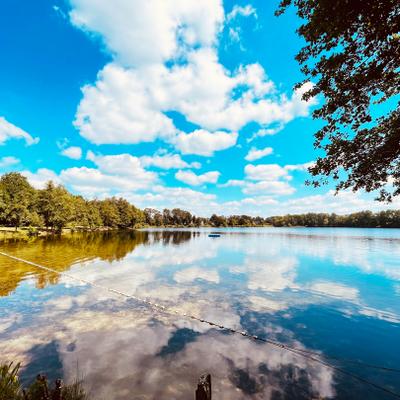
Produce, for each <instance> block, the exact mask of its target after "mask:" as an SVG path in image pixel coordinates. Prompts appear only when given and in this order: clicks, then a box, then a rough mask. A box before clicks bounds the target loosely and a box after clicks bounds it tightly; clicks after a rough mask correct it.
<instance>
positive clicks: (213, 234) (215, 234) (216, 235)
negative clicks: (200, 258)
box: [208, 233, 221, 237]
mask: <svg viewBox="0 0 400 400" xmlns="http://www.w3.org/2000/svg"><path fill="white" fill-rule="evenodd" d="M220 236H221V235H220V234H218V233H210V234H209V235H208V237H220Z"/></svg>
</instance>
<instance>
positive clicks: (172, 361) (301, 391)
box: [0, 228, 400, 400]
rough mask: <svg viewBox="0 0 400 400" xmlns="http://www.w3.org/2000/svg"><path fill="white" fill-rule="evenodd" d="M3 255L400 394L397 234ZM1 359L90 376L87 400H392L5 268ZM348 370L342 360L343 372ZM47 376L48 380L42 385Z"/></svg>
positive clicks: (132, 236)
mask: <svg viewBox="0 0 400 400" xmlns="http://www.w3.org/2000/svg"><path fill="white" fill-rule="evenodd" d="M0 251H5V252H8V253H10V254H12V255H17V256H19V257H22V258H25V259H28V260H31V261H34V262H37V263H40V264H42V265H45V266H49V267H52V268H54V269H57V270H58V271H64V272H67V273H68V274H71V275H73V276H75V277H79V278H83V279H87V280H90V281H93V282H95V283H97V284H100V285H103V286H107V287H110V288H114V289H118V290H120V291H123V292H125V293H129V294H133V295H135V296H139V297H143V298H147V299H150V300H152V301H156V302H157V303H159V304H162V305H164V306H166V307H170V308H173V309H175V310H178V311H179V312H182V313H185V312H186V313H190V314H193V315H196V316H199V317H201V318H204V319H207V320H211V321H215V322H217V323H219V324H222V325H225V326H229V327H234V328H237V329H239V330H246V331H249V332H251V333H252V334H255V335H258V336H261V337H265V338H269V339H273V340H277V341H280V342H282V343H285V344H288V345H290V346H295V347H298V348H301V349H307V350H310V351H315V352H318V353H320V354H322V355H325V356H335V357H339V358H341V359H345V360H341V361H334V360H331V361H330V362H333V363H334V364H335V365H337V366H339V367H340V368H343V369H346V370H347V371H350V372H352V373H355V374H358V375H360V376H361V377H363V378H364V379H368V380H372V381H374V382H375V383H377V384H379V385H383V386H385V387H387V388H390V389H391V390H393V391H396V392H400V373H399V372H387V371H386V372H385V371H380V370H376V369H373V368H370V367H366V366H361V365H360V364H354V363H351V362H349V360H357V361H358V362H362V363H367V364H379V365H383V366H385V367H389V368H398V369H400V230H380V229H369V230H367V229H366V230H364V229H305V228H293V229H277V228H275V229H267V228H266V229H247V230H246V229H242V230H241V229H227V230H223V231H222V234H221V237H219V238H209V237H208V232H207V230H198V229H197V230H192V231H190V230H176V231H147V232H135V233H133V232H132V233H103V234H101V233H99V234H87V235H81V234H74V235H72V236H67V237H63V238H62V239H55V238H50V239H40V240H36V241H33V242H31V243H28V244H27V243H22V242H19V243H18V242H15V243H8V244H4V243H3V244H1V243H0ZM0 360H18V361H21V362H22V364H23V366H24V370H23V378H24V379H25V381H29V380H30V379H32V378H33V377H34V376H35V375H36V374H37V373H38V372H41V371H47V372H48V375H50V378H53V377H57V376H62V377H64V379H65V380H71V379H73V378H74V377H75V375H76V373H77V367H78V369H79V373H80V374H83V375H85V377H86V385H87V387H88V389H89V390H90V391H91V393H92V397H93V398H94V399H107V400H117V399H118V400H120V399H121V400H122V399H157V400H159V399H168V400H170V399H179V400H180V399H185V400H186V399H192V398H193V391H194V388H195V386H196V382H197V379H198V377H199V376H200V375H201V374H202V373H203V372H210V373H211V374H212V378H213V394H214V397H213V398H214V399H216V400H220V399H229V400H235V399H274V400H278V399H315V398H335V399H391V398H394V397H392V396H390V395H387V394H385V393H383V392H380V391H379V390H376V389H374V388H372V387H369V386H367V385H365V384H361V383H359V382H357V381H355V380H353V379H351V378H349V377H348V376H344V375H342V374H340V373H338V372H335V371H333V370H332V369H330V368H328V367H327V366H324V365H321V364H318V363H316V362H314V361H313V360H309V359H306V358H304V357H301V356H299V355H295V354H293V353H290V352H287V351H286V350H282V349H277V348H275V347H272V346H271V345H268V344H263V343H257V342H255V341H253V340H250V339H248V338H245V337H242V336H239V335H235V334H230V333H226V332H224V331H221V330H218V329H215V328H212V327H210V326H209V325H206V324H202V323H199V322H195V321H192V320H190V319H187V318H184V317H177V316H175V317H172V316H167V315H165V314H162V313H160V312H155V311H154V310H152V309H150V308H148V307H146V306H144V305H142V304H140V303H138V302H135V301H134V300H126V299H124V298H121V297H118V296H117V295H115V294H111V293H109V292H107V291H104V290H102V289H99V288H94V287H91V286H88V285H84V284H82V283H77V282H76V281H74V280H71V279H69V278H65V277H60V276H59V275H56V274H52V273H48V272H44V271H41V270H38V269H37V268H35V267H30V266H29V265H25V264H22V263H20V262H16V261H13V260H10V259H7V258H4V257H3V256H0ZM346 360H347V361H346ZM50 372H51V373H50Z"/></svg>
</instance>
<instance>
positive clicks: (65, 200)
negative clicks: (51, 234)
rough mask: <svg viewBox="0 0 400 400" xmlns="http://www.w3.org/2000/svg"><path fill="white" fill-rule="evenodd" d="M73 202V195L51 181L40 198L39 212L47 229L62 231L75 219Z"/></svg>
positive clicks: (40, 194)
mask: <svg viewBox="0 0 400 400" xmlns="http://www.w3.org/2000/svg"><path fill="white" fill-rule="evenodd" d="M73 202H74V200H73V197H72V195H71V194H70V193H68V191H67V190H66V189H65V188H64V187H63V186H56V185H54V183H53V182H52V181H49V182H48V183H47V184H46V187H45V188H44V189H43V190H40V191H39V196H38V212H39V214H40V215H41V216H42V218H43V221H44V225H45V226H46V228H51V229H55V230H56V231H61V229H62V228H63V227H65V225H66V224H67V223H68V222H69V221H70V220H71V219H72V217H73V210H74V207H73Z"/></svg>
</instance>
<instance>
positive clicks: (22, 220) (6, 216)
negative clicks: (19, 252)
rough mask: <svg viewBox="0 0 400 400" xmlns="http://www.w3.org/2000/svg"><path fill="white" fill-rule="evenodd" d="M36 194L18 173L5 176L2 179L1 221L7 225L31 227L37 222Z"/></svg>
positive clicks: (0, 187) (0, 196)
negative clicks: (33, 222) (32, 223)
mask: <svg viewBox="0 0 400 400" xmlns="http://www.w3.org/2000/svg"><path fill="white" fill-rule="evenodd" d="M35 196H36V192H35V190H34V189H33V187H32V186H31V185H30V184H29V182H28V181H27V179H26V178H25V177H24V176H22V175H21V174H20V173H18V172H10V173H8V174H4V175H3V176H2V177H1V179H0V220H1V223H3V224H5V225H11V226H15V227H16V228H17V227H19V226H21V225H29V224H30V223H31V222H32V221H35V222H37V221H38V218H37V214H36V213H35V211H34V209H33V207H34V204H35Z"/></svg>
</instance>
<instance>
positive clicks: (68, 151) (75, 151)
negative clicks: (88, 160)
mask: <svg viewBox="0 0 400 400" xmlns="http://www.w3.org/2000/svg"><path fill="white" fill-rule="evenodd" d="M61 154H62V155H63V156H65V157H68V158H72V159H73V160H80V159H81V158H82V149H81V148H80V147H77V146H71V147H67V148H65V149H63V150H62V151H61Z"/></svg>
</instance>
